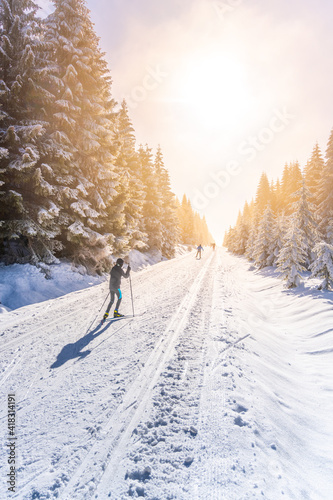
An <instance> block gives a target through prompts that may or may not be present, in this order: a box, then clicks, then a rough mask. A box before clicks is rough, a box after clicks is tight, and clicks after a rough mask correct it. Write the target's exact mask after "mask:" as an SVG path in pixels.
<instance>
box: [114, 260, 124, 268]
mask: <svg viewBox="0 0 333 500" xmlns="http://www.w3.org/2000/svg"><path fill="white" fill-rule="evenodd" d="M116 264H117V265H118V266H120V267H123V264H124V261H123V259H117V262H116Z"/></svg>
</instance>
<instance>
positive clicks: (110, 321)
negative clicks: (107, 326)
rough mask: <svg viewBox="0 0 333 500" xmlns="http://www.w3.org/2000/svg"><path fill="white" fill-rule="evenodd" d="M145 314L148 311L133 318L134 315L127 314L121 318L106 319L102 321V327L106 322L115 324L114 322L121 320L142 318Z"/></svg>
mask: <svg viewBox="0 0 333 500" xmlns="http://www.w3.org/2000/svg"><path fill="white" fill-rule="evenodd" d="M145 313H146V311H145V312H143V313H141V314H136V315H135V316H133V314H125V315H124V316H119V317H115V318H105V319H104V318H103V319H102V321H101V325H103V324H104V323H105V322H108V323H113V322H114V321H118V320H119V319H129V318H133V319H134V318H139V317H140V316H143V315H144V314H145Z"/></svg>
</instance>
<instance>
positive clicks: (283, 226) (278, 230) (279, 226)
mask: <svg viewBox="0 0 333 500" xmlns="http://www.w3.org/2000/svg"><path fill="white" fill-rule="evenodd" d="M286 233H287V219H286V216H285V215H284V214H283V213H282V214H281V215H278V216H277V217H276V224H275V227H274V231H273V239H272V248H273V249H274V260H273V264H272V265H273V266H276V265H277V259H278V257H279V253H280V251H281V248H282V247H283V245H284V243H285V238H286Z"/></svg>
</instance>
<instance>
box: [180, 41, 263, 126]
mask: <svg viewBox="0 0 333 500" xmlns="http://www.w3.org/2000/svg"><path fill="white" fill-rule="evenodd" d="M175 87H176V95H177V101H179V102H180V103H183V104H184V105H186V106H187V107H189V108H190V111H191V113H192V114H193V115H194V116H197V119H200V120H204V121H205V123H207V124H210V126H217V125H219V126H222V127H223V125H226V126H228V127H232V126H236V125H237V124H239V120H240V119H244V118H245V117H246V115H247V114H248V113H249V112H250V110H251V107H252V104H253V98H252V97H251V93H250V89H249V86H248V85H247V76H246V70H245V67H244V66H243V65H242V64H241V63H240V62H239V61H237V59H236V58H234V57H232V56H231V55H227V54H223V53H219V52H216V51H215V52H212V51H208V50H207V51H206V52H205V54H203V53H201V54H194V55H191V56H190V57H188V58H186V62H185V64H183V66H182V68H181V69H180V70H179V73H178V75H177V81H176V82H175ZM223 128H224V127H223Z"/></svg>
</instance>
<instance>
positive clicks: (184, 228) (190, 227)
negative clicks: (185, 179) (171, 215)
mask: <svg viewBox="0 0 333 500" xmlns="http://www.w3.org/2000/svg"><path fill="white" fill-rule="evenodd" d="M178 219H179V229H180V241H181V242H182V243H184V244H185V245H194V244H195V243H196V239H195V235H194V214H193V209H192V205H191V202H190V200H188V199H187V197H186V195H185V194H184V195H183V198H182V202H181V205H180V209H179V213H178Z"/></svg>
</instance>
